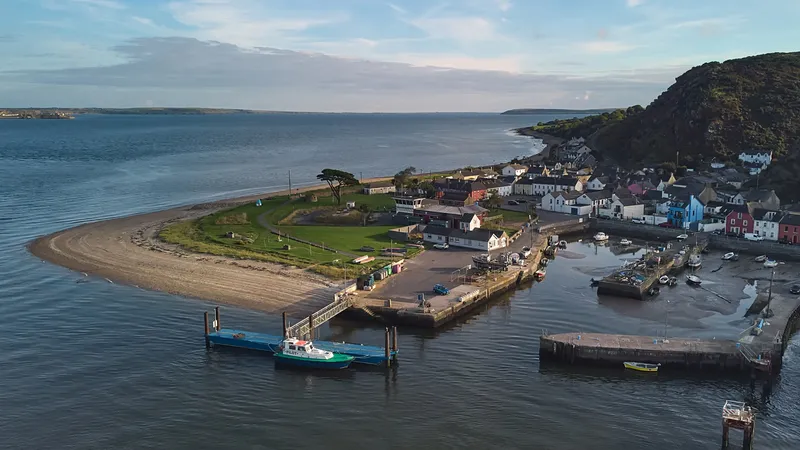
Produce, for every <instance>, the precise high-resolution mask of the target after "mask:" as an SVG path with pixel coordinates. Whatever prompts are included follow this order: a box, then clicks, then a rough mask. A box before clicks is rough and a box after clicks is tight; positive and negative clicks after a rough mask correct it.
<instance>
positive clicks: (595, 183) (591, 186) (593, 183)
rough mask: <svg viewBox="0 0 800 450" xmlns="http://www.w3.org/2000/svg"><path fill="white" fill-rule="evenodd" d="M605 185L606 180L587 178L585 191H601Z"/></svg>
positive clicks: (603, 178) (602, 178)
mask: <svg viewBox="0 0 800 450" xmlns="http://www.w3.org/2000/svg"><path fill="white" fill-rule="evenodd" d="M606 183H608V179H607V178H605V177H592V178H589V181H588V182H587V183H586V190H587V191H602V190H603V189H605V187H606Z"/></svg>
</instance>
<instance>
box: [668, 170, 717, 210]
mask: <svg viewBox="0 0 800 450" xmlns="http://www.w3.org/2000/svg"><path fill="white" fill-rule="evenodd" d="M664 192H665V193H666V194H667V195H668V196H669V197H670V198H672V199H680V198H689V196H690V195H694V196H695V197H697V199H698V200H700V201H701V202H702V203H703V204H706V203H708V202H710V201H714V200H716V199H717V193H716V191H714V188H713V187H711V186H710V185H709V184H708V183H706V182H705V180H701V179H698V178H694V177H684V178H681V179H680V180H678V181H676V182H675V183H673V184H672V185H670V186H667V187H666V188H664Z"/></svg>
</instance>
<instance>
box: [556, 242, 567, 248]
mask: <svg viewBox="0 0 800 450" xmlns="http://www.w3.org/2000/svg"><path fill="white" fill-rule="evenodd" d="M558 246H559V247H560V248H567V241H558Z"/></svg>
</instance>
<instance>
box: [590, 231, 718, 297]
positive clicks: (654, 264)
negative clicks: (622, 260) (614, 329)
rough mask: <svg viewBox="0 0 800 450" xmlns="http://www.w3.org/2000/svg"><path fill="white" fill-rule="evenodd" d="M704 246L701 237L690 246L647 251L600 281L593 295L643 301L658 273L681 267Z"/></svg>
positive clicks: (661, 274) (659, 274) (672, 271)
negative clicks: (638, 258)
mask: <svg viewBox="0 0 800 450" xmlns="http://www.w3.org/2000/svg"><path fill="white" fill-rule="evenodd" d="M707 246H708V240H706V239H703V240H699V241H697V242H696V243H695V245H694V246H691V247H690V246H688V245H687V246H685V245H678V246H676V247H674V248H667V249H665V250H663V251H660V252H657V253H656V252H648V254H646V255H645V256H644V258H642V260H640V261H636V262H633V263H630V264H628V265H626V266H624V267H622V268H621V269H618V270H616V271H614V273H612V274H611V275H609V276H607V277H605V278H603V279H602V280H600V282H599V283H598V285H597V295H614V296H618V297H628V298H635V299H637V300H644V299H645V298H646V293H647V291H648V290H649V289H650V288H651V287H652V286H653V285H654V284H655V283H656V282H658V279H659V278H660V277H661V276H663V275H666V274H668V273H676V272H679V271H681V270H683V268H684V266H685V265H686V262H687V261H688V260H689V257H690V256H692V255H699V254H700V253H701V252H702V251H703V249H705V248H706V247H707Z"/></svg>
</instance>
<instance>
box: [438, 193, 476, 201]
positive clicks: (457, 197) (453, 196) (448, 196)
mask: <svg viewBox="0 0 800 450" xmlns="http://www.w3.org/2000/svg"><path fill="white" fill-rule="evenodd" d="M468 198H469V192H445V194H444V195H443V196H442V198H441V199H442V200H453V201H459V202H463V201H465V200H466V199H468Z"/></svg>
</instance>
